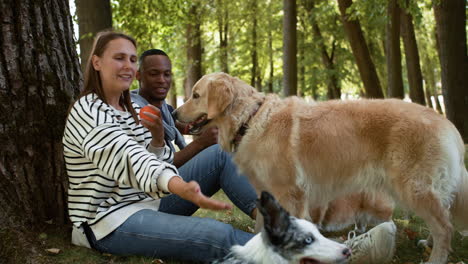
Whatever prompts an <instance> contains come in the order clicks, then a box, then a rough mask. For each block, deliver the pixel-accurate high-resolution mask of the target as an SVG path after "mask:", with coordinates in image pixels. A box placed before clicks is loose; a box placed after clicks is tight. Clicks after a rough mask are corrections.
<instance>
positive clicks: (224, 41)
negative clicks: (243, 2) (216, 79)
mask: <svg viewBox="0 0 468 264" xmlns="http://www.w3.org/2000/svg"><path fill="white" fill-rule="evenodd" d="M228 5H229V1H225V0H216V15H217V23H218V35H219V63H220V66H221V71H222V72H225V73H229V67H228V47H229V46H228V36H229V7H228Z"/></svg>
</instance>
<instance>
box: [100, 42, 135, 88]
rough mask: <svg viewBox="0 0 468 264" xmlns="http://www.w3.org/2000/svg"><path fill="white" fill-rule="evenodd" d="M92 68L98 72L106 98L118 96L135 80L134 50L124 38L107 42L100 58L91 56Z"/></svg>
mask: <svg viewBox="0 0 468 264" xmlns="http://www.w3.org/2000/svg"><path fill="white" fill-rule="evenodd" d="M93 67H94V69H95V70H96V71H99V75H100V77H101V82H102V88H103V89H104V93H105V94H106V97H108V96H120V94H121V93H122V92H123V91H125V90H127V89H128V88H129V87H130V85H131V84H132V81H133V79H134V78H135V73H136V69H137V55H136V48H135V46H134V45H133V43H132V42H130V41H129V40H127V39H124V38H118V39H114V40H111V41H109V43H107V45H106V48H105V50H104V52H103V54H102V56H101V57H99V56H96V55H93Z"/></svg>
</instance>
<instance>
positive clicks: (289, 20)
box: [283, 0, 297, 96]
mask: <svg viewBox="0 0 468 264" xmlns="http://www.w3.org/2000/svg"><path fill="white" fill-rule="evenodd" d="M283 12H284V17H283V93H284V96H289V95H295V94H297V58H296V54H297V37H296V31H297V29H296V21H297V18H296V0H283Z"/></svg>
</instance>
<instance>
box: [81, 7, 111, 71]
mask: <svg viewBox="0 0 468 264" xmlns="http://www.w3.org/2000/svg"><path fill="white" fill-rule="evenodd" d="M75 5H76V15H77V17H78V26H79V32H80V39H79V44H80V58H81V70H82V71H83V72H84V67H85V65H86V60H87V59H88V57H89V53H90V52H91V47H92V46H93V40H94V36H95V35H96V33H98V32H99V31H102V30H105V29H110V28H112V9H111V5H110V1H109V0H75Z"/></svg>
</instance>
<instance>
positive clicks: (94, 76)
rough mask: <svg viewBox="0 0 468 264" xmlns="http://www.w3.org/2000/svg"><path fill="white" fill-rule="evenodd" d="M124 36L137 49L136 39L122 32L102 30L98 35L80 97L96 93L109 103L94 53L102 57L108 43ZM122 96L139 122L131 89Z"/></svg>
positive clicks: (126, 106)
mask: <svg viewBox="0 0 468 264" xmlns="http://www.w3.org/2000/svg"><path fill="white" fill-rule="evenodd" d="M119 38H123V39H126V40H128V41H130V42H131V43H132V44H133V46H135V49H136V47H137V44H136V41H135V39H133V38H132V37H130V36H128V35H126V34H124V33H120V32H115V31H101V32H99V33H98V34H97V35H96V38H95V40H94V43H93V47H92V49H91V53H90V55H89V57H88V61H87V62H86V69H85V72H84V85H83V90H82V91H81V93H80V96H79V97H78V99H79V98H81V97H83V96H86V95H88V94H90V93H95V94H96V95H97V96H98V98H99V99H101V100H102V101H103V102H104V103H106V104H108V102H107V101H106V97H105V95H104V90H103V88H102V81H101V77H100V75H99V71H96V70H95V69H94V67H93V59H92V58H93V55H96V56H98V57H102V54H103V53H104V51H105V50H106V48H107V44H108V43H109V42H110V41H112V40H114V39H119ZM122 95H123V96H122V97H121V98H120V102H119V103H120V104H121V105H123V106H125V108H126V109H127V110H128V111H130V113H131V114H132V116H133V119H135V122H136V123H137V124H138V123H139V119H138V117H137V114H136V111H135V109H134V108H133V106H132V101H131V98H130V90H125V91H124V92H123V93H122Z"/></svg>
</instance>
